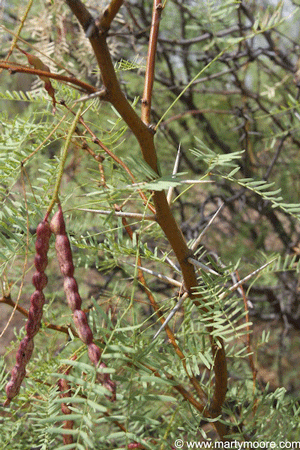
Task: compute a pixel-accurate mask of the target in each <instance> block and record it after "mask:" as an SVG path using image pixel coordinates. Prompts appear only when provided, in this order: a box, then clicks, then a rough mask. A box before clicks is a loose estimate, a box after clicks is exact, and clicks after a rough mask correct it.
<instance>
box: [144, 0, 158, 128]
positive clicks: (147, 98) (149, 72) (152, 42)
mask: <svg viewBox="0 0 300 450" xmlns="http://www.w3.org/2000/svg"><path fill="white" fill-rule="evenodd" d="M162 10H163V6H162V3H161V0H154V1H153V10H152V24H151V31H150V37H149V47H148V56H147V66H146V73H145V85H144V94H143V98H142V116H141V118H142V121H143V122H144V123H145V124H147V125H149V123H150V114H151V99H152V91H153V82H154V70H155V57H156V49H157V39H158V31H159V22H160V18H161V13H162Z"/></svg>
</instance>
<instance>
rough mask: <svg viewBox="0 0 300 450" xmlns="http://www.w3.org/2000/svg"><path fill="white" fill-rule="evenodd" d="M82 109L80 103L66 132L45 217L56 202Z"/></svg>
mask: <svg viewBox="0 0 300 450" xmlns="http://www.w3.org/2000/svg"><path fill="white" fill-rule="evenodd" d="M82 110H83V105H81V106H80V107H79V109H78V111H77V113H76V116H75V117H74V119H73V122H72V124H71V127H70V129H69V132H68V135H67V139H66V142H65V145H64V148H63V151H62V155H61V159H60V163H59V168H58V175H57V178H56V182H55V186H54V191H53V195H52V200H51V202H50V205H49V207H48V209H47V213H46V217H48V216H49V214H50V213H51V211H52V208H53V206H54V205H55V203H57V202H58V193H59V188H60V184H61V179H62V176H63V174H64V167H65V163H66V159H67V156H68V149H69V146H70V142H71V139H72V136H73V133H74V131H75V128H76V125H77V122H78V120H79V118H80V115H81V113H82Z"/></svg>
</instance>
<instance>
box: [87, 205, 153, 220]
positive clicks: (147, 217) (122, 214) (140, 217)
mask: <svg viewBox="0 0 300 450" xmlns="http://www.w3.org/2000/svg"><path fill="white" fill-rule="evenodd" d="M78 211H85V212H91V213H96V214H104V215H107V216H109V215H110V214H111V213H112V212H111V211H109V210H104V209H89V208H78ZM113 214H114V215H115V216H117V217H127V218H128V219H137V220H151V221H154V222H155V220H156V219H155V216H153V215H152V216H150V215H144V214H138V213H130V212H123V211H114V213H113Z"/></svg>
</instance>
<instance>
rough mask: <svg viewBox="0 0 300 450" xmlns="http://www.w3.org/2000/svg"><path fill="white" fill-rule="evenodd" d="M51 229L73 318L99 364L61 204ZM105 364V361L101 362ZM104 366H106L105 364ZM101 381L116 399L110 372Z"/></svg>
mask: <svg viewBox="0 0 300 450" xmlns="http://www.w3.org/2000/svg"><path fill="white" fill-rule="evenodd" d="M50 227H51V231H52V232H53V233H54V234H55V235H56V239H55V249H56V254H57V259H58V262H59V267H60V271H61V273H62V275H63V276H64V290H65V293H66V297H67V301H68V304H69V306H70V308H71V310H72V311H73V319H74V323H75V326H76V329H77V332H78V334H79V337H80V338H81V340H82V341H83V342H84V343H85V344H87V346H88V355H89V358H90V361H91V362H92V363H93V364H94V365H95V366H97V365H98V363H99V361H100V357H101V351H100V349H99V348H98V347H97V345H96V344H94V343H93V333H92V330H91V329H90V327H89V325H88V322H87V317H86V315H85V313H84V311H82V310H81V298H80V295H79V292H78V286H77V283H76V280H75V278H74V277H73V274H74V265H73V258H72V250H71V246H70V242H69V239H68V236H67V233H66V227H65V222H64V217H63V212H62V209H61V206H60V205H59V207H58V211H57V213H56V214H55V215H54V216H53V218H52V220H51V224H50ZM101 364H104V363H101ZM103 367H106V366H105V364H104V366H103ZM99 379H100V381H101V383H102V384H103V386H105V387H106V388H107V389H108V390H110V391H111V392H112V393H113V395H112V397H111V400H115V398H116V397H115V392H116V385H115V383H114V382H113V381H112V380H111V379H110V376H109V374H103V376H100V378H99Z"/></svg>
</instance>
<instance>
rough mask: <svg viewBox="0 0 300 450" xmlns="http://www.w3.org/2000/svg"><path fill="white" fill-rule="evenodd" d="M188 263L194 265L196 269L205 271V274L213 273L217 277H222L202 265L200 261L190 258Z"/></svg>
mask: <svg viewBox="0 0 300 450" xmlns="http://www.w3.org/2000/svg"><path fill="white" fill-rule="evenodd" d="M188 262H189V263H190V264H193V266H195V267H199V269H201V270H204V272H207V273H212V274H213V275H217V276H218V277H219V276H220V274H219V273H218V272H216V271H215V270H213V269H210V267H207V266H205V265H204V264H202V263H201V262H200V261H197V260H196V259H194V258H188Z"/></svg>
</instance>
